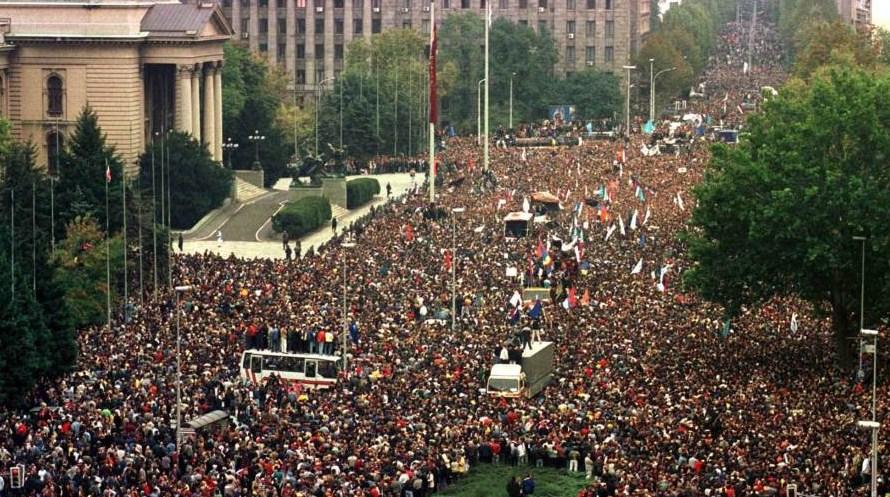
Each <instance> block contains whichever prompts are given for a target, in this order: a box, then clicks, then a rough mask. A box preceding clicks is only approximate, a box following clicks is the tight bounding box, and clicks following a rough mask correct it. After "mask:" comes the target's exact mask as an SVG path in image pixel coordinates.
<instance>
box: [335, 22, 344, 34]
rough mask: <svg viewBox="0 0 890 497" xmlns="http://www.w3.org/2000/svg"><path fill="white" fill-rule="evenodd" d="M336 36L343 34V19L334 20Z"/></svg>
mask: <svg viewBox="0 0 890 497" xmlns="http://www.w3.org/2000/svg"><path fill="white" fill-rule="evenodd" d="M334 34H335V35H342V34H343V19H334Z"/></svg>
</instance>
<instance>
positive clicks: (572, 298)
mask: <svg viewBox="0 0 890 497" xmlns="http://www.w3.org/2000/svg"><path fill="white" fill-rule="evenodd" d="M576 305H578V299H577V298H576V297H575V289H574V288H569V307H575V306H576Z"/></svg>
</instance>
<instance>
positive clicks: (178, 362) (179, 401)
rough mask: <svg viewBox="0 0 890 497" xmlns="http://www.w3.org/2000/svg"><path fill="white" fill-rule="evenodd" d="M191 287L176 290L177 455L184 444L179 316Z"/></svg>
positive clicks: (180, 287)
mask: <svg viewBox="0 0 890 497" xmlns="http://www.w3.org/2000/svg"><path fill="white" fill-rule="evenodd" d="M191 289H192V286H191V285H184V286H177V287H176V288H175V290H176V453H177V454H179V453H180V445H181V444H182V364H181V360H180V355H179V350H180V348H181V342H182V339H181V337H180V333H179V314H180V307H179V302H180V300H179V299H180V297H179V296H180V295H181V294H182V293H185V292H188V291H191Z"/></svg>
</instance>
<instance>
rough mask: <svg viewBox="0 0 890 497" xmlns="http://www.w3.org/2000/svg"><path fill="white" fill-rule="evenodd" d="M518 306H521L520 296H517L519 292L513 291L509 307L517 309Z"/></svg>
mask: <svg viewBox="0 0 890 497" xmlns="http://www.w3.org/2000/svg"><path fill="white" fill-rule="evenodd" d="M520 304H522V296H521V295H519V290H515V291H514V292H513V296H512V297H510V305H512V306H513V307H519V305H520Z"/></svg>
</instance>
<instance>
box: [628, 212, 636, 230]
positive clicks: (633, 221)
mask: <svg viewBox="0 0 890 497" xmlns="http://www.w3.org/2000/svg"><path fill="white" fill-rule="evenodd" d="M630 229H631V231H634V230H636V229H637V210H636V209H634V214H633V216H631V217H630Z"/></svg>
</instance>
